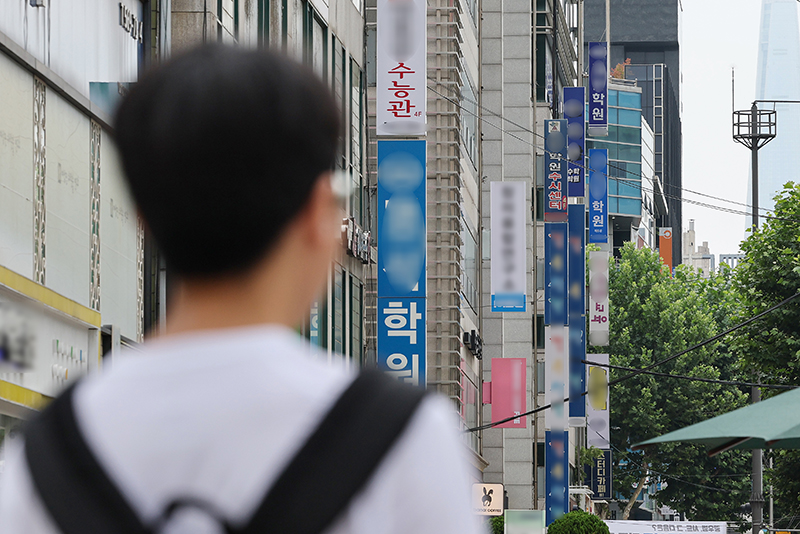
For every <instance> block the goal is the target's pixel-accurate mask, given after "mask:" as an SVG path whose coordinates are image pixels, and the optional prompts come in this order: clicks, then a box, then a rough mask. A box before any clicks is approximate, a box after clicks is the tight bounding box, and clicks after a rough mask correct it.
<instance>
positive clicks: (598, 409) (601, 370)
mask: <svg viewBox="0 0 800 534" xmlns="http://www.w3.org/2000/svg"><path fill="white" fill-rule="evenodd" d="M586 360H587V361H590V362H595V363H599V364H602V365H608V354H587V355H586ZM586 384H587V390H588V392H589V393H588V394H587V395H586V424H587V427H588V428H587V429H586V442H587V444H588V445H589V447H597V448H598V449H610V448H611V446H610V445H609V441H610V438H611V436H610V433H609V417H608V416H609V413H610V411H611V410H610V408H609V402H610V401H611V395H610V392H609V390H608V367H603V366H601V365H591V364H586Z"/></svg>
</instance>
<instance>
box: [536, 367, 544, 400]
mask: <svg viewBox="0 0 800 534" xmlns="http://www.w3.org/2000/svg"><path fill="white" fill-rule="evenodd" d="M536 393H537V394H538V395H542V394H544V362H536Z"/></svg>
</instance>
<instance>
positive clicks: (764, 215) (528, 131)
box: [428, 78, 800, 223]
mask: <svg viewBox="0 0 800 534" xmlns="http://www.w3.org/2000/svg"><path fill="white" fill-rule="evenodd" d="M428 80H429V81H433V82H436V83H437V85H441V86H442V87H446V88H448V90H450V91H453V92H455V90H453V89H451V88H450V87H448V86H447V85H445V84H442V83H441V82H439V81H437V80H434V79H432V78H428ZM428 89H430V90H431V91H433V92H434V93H436V94H437V95H439V96H440V97H442V98H444V99H445V100H447V101H448V102H450V103H452V104H453V105H455V106H456V107H458V108H459V109H461V110H462V111H464V112H466V113H468V114H470V115H472V116H473V117H475V118H477V119H478V120H481V121H483V122H485V123H486V124H488V125H489V126H491V127H493V128H495V129H497V130H500V131H501V132H503V133H504V134H506V135H509V136H511V137H513V138H515V139H517V140H518V141H521V142H523V143H525V144H528V145H530V146H532V147H534V148H535V149H538V150H539V151H540V152H539V153H537V155H543V154H544V152H545V149H544V147H542V146H539V145H537V144H536V143H534V142H531V141H528V140H526V139H522V138H521V137H519V136H518V135H516V134H514V133H513V132H510V131H508V130H506V129H504V128H503V127H501V126H498V125H496V124H492V123H491V122H489V121H488V120H487V119H486V118H484V117H481V116H480V115H477V114H476V113H474V112H472V110H469V109H467V108H465V107H464V106H462V105H461V104H459V103H458V102H457V101H455V100H454V99H452V98H450V97H448V96H446V95H444V94H442V93H440V92H439V91H437V90H436V89H434V88H433V87H431V86H428ZM460 98H462V99H463V100H465V101H467V102H470V103H472V104H475V105H476V106H477V107H478V108H480V109H481V110H483V111H485V112H486V113H489V114H490V115H493V116H495V117H497V118H499V119H501V120H502V121H505V122H508V123H509V124H511V125H514V126H516V127H518V128H520V129H521V130H522V131H524V132H526V133H530V134H532V135H534V136H536V137H539V138H541V139H544V136H543V135H541V134H539V133H537V132H535V131H533V130H531V129H529V128H526V127H524V126H522V125H520V124H517V123H516V122H514V121H512V120H510V119H507V118H505V117H503V116H502V115H501V114H499V113H496V112H494V111H491V110H488V109H486V108H485V107H483V106H481V105H480V104H477V103H476V102H473V101H471V100H469V99H467V98H464V97H460ZM600 142H602V141H600ZM570 163H572V164H573V165H575V166H577V167H581V168H583V169H584V170H586V171H593V170H594V169H592V168H591V167H588V166H587V165H584V164H581V163H578V162H575V161H571V162H570ZM608 167H610V168H612V169H617V170H620V171H624V172H626V173H627V174H632V175H634V176H638V177H639V178H643V179H645V180H648V181H650V182H651V183H653V179H652V178H651V177H649V176H645V175H643V174H642V173H636V172H630V171H628V170H627V169H623V168H622V167H618V166H616V165H614V164H612V163H610V162H609V163H608ZM610 178H611V179H612V180H617V181H627V182H638V184H639V185H638V187H639V189H640V190H643V191H647V192H650V193H654V194H655V191H654V189H644V187H643V186H642V185H641V180H634V179H631V178H622V177H616V176H612V177H610ZM653 187H654V188H655V185H653ZM670 187H672V188H673V189H678V190H680V191H684V192H687V193H692V194H696V195H700V196H705V197H709V198H713V199H716V200H720V201H722V202H728V203H731V204H738V205H742V206H746V207H748V208H751V209H752V206H751V205H749V204H745V203H742V202H737V201H735V200H729V199H725V198H722V197H716V196H713V195H709V194H706V193H701V192H699V191H692V190H691V189H685V188H683V187H676V186H670ZM662 195H663V196H664V197H665V198H670V199H674V200H679V201H681V202H686V203H688V204H694V205H697V206H701V207H705V208H708V209H713V210H717V211H722V212H726V213H731V214H734V215H745V216H753V213H750V212H747V211H742V210H735V209H733V208H726V207H724V206H717V205H714V204H708V203H705V202H699V201H696V200H690V199H687V198H684V197H682V196H676V195H670V194H668V193H666V192H662ZM758 209H759V211H765V212H767V211H768V210H769V208H760V207H759V208H758ZM759 216H760V217H763V218H765V219H775V220H783V221H789V222H796V223H800V220H797V219H788V218H782V217H776V216H774V215H767V214H759Z"/></svg>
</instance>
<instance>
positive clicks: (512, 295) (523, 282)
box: [490, 182, 530, 312]
mask: <svg viewBox="0 0 800 534" xmlns="http://www.w3.org/2000/svg"><path fill="white" fill-rule="evenodd" d="M526 188H527V185H526V183H525V182H492V183H491V184H490V193H491V208H492V212H491V259H492V263H491V268H492V276H491V282H492V289H491V290H492V308H491V310H492V311H493V312H524V311H525V309H526V303H527V296H526V293H527V278H526V276H525V273H526V271H527V262H526V256H527V254H526V244H527V240H526V238H525V236H526V224H525V223H526V221H527V213H530V210H526V204H525V190H526Z"/></svg>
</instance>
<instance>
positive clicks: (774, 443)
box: [633, 388, 800, 456]
mask: <svg viewBox="0 0 800 534" xmlns="http://www.w3.org/2000/svg"><path fill="white" fill-rule="evenodd" d="M668 442H687V443H700V444H703V445H706V446H707V447H709V449H710V450H709V452H708V454H709V456H714V455H715V454H718V453H720V452H723V451H726V450H729V449H800V388H798V389H793V390H791V391H788V392H786V393H782V394H780V395H776V396H775V397H772V398H770V399H767V400H764V401H761V402H757V403H755V404H751V405H749V406H745V407H744V408H740V409H738V410H734V411H732V412H728V413H726V414H723V415H719V416H717V417H714V418H713V419H709V420H707V421H703V422H701V423H697V424H694V425H691V426H687V427H686V428H682V429H680V430H676V431H674V432H670V433H668V434H664V435H663V436H659V437H657V438H652V439H649V440H647V441H643V442H641V443H637V444H636V445H634V446H633V449H634V450H638V449H642V448H644V447H648V446H650V445H656V444H658V443H668Z"/></svg>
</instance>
